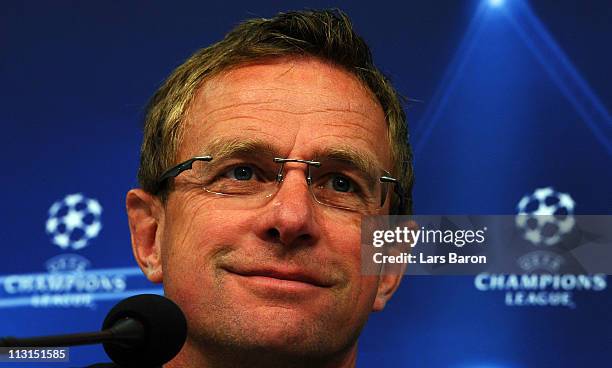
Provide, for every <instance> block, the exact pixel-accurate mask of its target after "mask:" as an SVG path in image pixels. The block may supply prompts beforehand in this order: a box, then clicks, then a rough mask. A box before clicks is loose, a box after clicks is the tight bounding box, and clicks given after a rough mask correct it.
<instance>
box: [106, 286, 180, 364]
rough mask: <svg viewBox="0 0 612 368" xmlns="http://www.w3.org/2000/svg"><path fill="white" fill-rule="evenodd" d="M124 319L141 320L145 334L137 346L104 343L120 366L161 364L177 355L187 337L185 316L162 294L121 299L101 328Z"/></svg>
mask: <svg viewBox="0 0 612 368" xmlns="http://www.w3.org/2000/svg"><path fill="white" fill-rule="evenodd" d="M125 318H132V319H135V320H137V321H138V322H140V323H142V325H143V326H144V331H145V333H144V337H143V339H142V340H143V341H142V344H139V345H138V346H127V345H126V344H120V343H116V342H115V343H113V342H105V343H104V344H103V345H104V350H105V351H106V354H108V356H109V357H110V358H111V359H112V361H113V362H115V363H117V364H118V365H120V366H125V367H155V366H161V365H162V364H164V363H166V362H168V361H170V360H171V359H172V358H174V357H175V356H176V354H178V352H179V351H180V350H181V348H182V347H183V344H184V343H185V339H186V338H187V321H186V320H185V315H183V312H182V311H181V309H180V308H179V307H178V306H177V305H176V304H174V302H172V301H171V300H170V299H168V298H165V297H163V296H160V295H155V294H142V295H135V296H132V297H129V298H127V299H124V300H122V301H121V302H119V303H118V304H117V305H115V306H114V307H113V309H111V311H110V312H108V315H107V316H106V318H105V319H104V323H103V325H102V329H103V330H105V329H108V328H111V327H113V325H114V324H115V323H116V322H117V321H119V320H123V319H125Z"/></svg>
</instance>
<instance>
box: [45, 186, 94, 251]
mask: <svg viewBox="0 0 612 368" xmlns="http://www.w3.org/2000/svg"><path fill="white" fill-rule="evenodd" d="M101 215H102V206H101V205H100V202H98V201H97V200H95V199H92V198H87V197H85V196H84V195H82V194H81V193H76V194H69V195H67V196H66V197H64V198H63V199H61V200H59V201H56V202H55V203H53V204H52V205H51V207H50V208H49V218H48V219H47V223H46V230H47V234H49V236H51V241H52V242H53V244H55V245H57V246H59V247H60V248H62V249H67V248H71V249H74V250H79V249H82V248H85V247H86V246H87V244H88V243H89V241H90V240H91V239H93V238H95V237H96V236H98V234H99V233H100V230H102V223H101V222H100V216H101Z"/></svg>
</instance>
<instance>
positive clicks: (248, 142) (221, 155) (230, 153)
mask: <svg viewBox="0 0 612 368" xmlns="http://www.w3.org/2000/svg"><path fill="white" fill-rule="evenodd" d="M201 152H202V154H206V155H211V156H212V157H213V160H215V159H217V160H223V159H226V158H230V157H235V156H241V155H251V154H262V153H263V154H265V155H268V156H278V150H277V149H275V148H274V146H272V145H271V144H270V143H268V142H265V141H263V140H260V139H253V138H233V139H227V138H216V139H214V140H213V141H212V142H211V143H209V144H207V145H206V146H204V147H203V148H202V149H201Z"/></svg>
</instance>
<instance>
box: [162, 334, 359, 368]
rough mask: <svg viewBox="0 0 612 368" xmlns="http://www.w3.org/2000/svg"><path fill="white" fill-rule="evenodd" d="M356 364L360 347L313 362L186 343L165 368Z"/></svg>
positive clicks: (340, 367)
mask: <svg viewBox="0 0 612 368" xmlns="http://www.w3.org/2000/svg"><path fill="white" fill-rule="evenodd" d="M356 360H357V344H354V345H353V346H351V347H350V348H349V349H348V350H345V351H342V352H339V353H337V354H335V355H333V356H328V357H314V358H313V357H305V356H291V355H286V354H278V353H275V352H272V351H266V350H265V349H257V350H249V351H241V350H239V349H236V348H235V347H234V348H212V349H211V348H206V349H202V348H201V346H199V345H198V344H194V342H193V341H191V340H190V339H187V341H186V342H185V345H184V346H183V349H182V350H181V351H180V352H179V354H178V355H177V356H176V357H175V358H174V359H172V360H171V361H170V362H169V363H168V364H165V365H164V368H190V367H198V368H242V367H249V368H263V367H266V368H268V367H275V368H354V367H355V362H356Z"/></svg>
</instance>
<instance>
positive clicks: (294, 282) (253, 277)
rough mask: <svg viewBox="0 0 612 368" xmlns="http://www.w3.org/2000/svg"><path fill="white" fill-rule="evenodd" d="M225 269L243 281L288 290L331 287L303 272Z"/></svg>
mask: <svg viewBox="0 0 612 368" xmlns="http://www.w3.org/2000/svg"><path fill="white" fill-rule="evenodd" d="M225 270H226V271H227V272H229V273H231V274H233V275H236V276H239V277H241V278H242V279H243V281H246V282H250V283H254V284H256V285H257V286H261V287H271V288H280V289H287V290H288V291H291V290H293V291H298V290H300V289H304V288H329V287H331V284H330V283H327V282H325V281H323V280H321V279H320V278H317V277H314V276H311V275H308V274H306V273H303V272H288V271H285V272H283V271H278V270H273V269H262V270H233V269H227V268H226V269H225Z"/></svg>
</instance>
